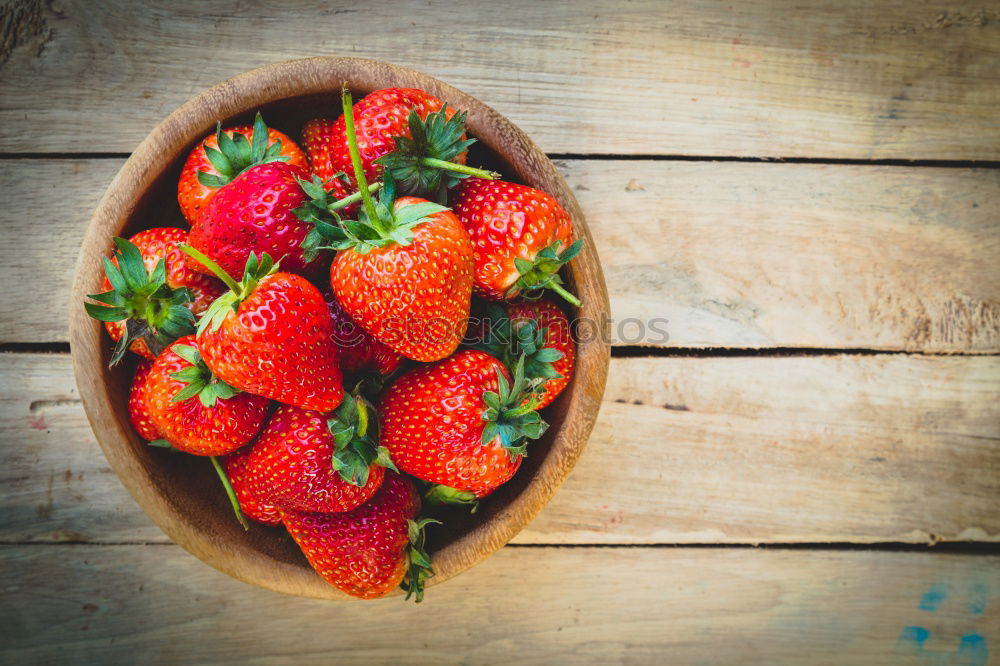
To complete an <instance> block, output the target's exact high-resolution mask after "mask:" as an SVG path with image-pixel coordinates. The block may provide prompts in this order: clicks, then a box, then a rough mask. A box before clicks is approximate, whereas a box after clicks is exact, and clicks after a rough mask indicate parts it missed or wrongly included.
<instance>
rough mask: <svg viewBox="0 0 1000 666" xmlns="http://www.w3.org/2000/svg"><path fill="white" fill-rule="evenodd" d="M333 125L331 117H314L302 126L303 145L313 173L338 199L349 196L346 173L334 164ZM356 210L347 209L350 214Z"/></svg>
mask: <svg viewBox="0 0 1000 666" xmlns="http://www.w3.org/2000/svg"><path fill="white" fill-rule="evenodd" d="M333 126H334V121H333V120H330V119H329V118H314V119H312V120H310V121H309V122H307V123H306V124H305V126H304V127H303V128H302V145H303V146H304V147H305V150H306V155H307V156H308V157H309V165H310V167H312V172H313V174H314V175H315V176H316V177H317V178H319V180H320V184H321V185H322V186H323V189H324V190H326V191H327V192H329V193H330V194H332V195H333V196H334V197H335V198H337V199H343V198H344V197H346V196H347V194H348V192H347V181H346V180H345V179H346V174H345V173H344V172H343V171H340V170H339V169H337V168H336V167H334V166H333V141H332V140H333ZM353 212H354V210H350V211H346V210H345V214H347V215H350V214H351V213H353Z"/></svg>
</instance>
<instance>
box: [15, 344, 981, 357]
mask: <svg viewBox="0 0 1000 666" xmlns="http://www.w3.org/2000/svg"><path fill="white" fill-rule="evenodd" d="M0 353H6V354H68V353H70V345H69V343H68V342H4V343H0ZM768 356H771V357H796V356H972V357H983V358H988V357H990V356H996V354H991V353H989V352H983V353H976V352H934V351H922V350H913V351H906V350H902V349H865V348H860V347H830V348H826V347H762V348H751V347H704V348H701V347H642V346H637V345H636V346H627V345H626V346H620V347H612V348H611V357H612V358H730V357H731V358H742V357H768Z"/></svg>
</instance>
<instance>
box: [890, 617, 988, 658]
mask: <svg viewBox="0 0 1000 666" xmlns="http://www.w3.org/2000/svg"><path fill="white" fill-rule="evenodd" d="M930 637H931V632H930V631H929V630H928V629H927V628H926V627H918V626H908V627H903V630H902V631H901V632H899V638H898V639H897V640H896V653H897V654H903V655H909V656H912V657H917V658H918V660H919V662H920V663H921V664H928V665H929V666H938V665H941V666H944V665H946V664H948V665H952V664H954V665H958V666H986V665H987V664H988V663H989V660H990V651H989V648H988V647H987V645H986V638H984V637H983V636H982V635H981V634H966V635H964V636H962V638H961V640H960V641H959V643H958V650H957V651H956V652H951V651H949V650H929V649H927V645H926V644H927V641H928V640H929V639H930Z"/></svg>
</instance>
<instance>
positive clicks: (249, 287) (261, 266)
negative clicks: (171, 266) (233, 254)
mask: <svg viewBox="0 0 1000 666" xmlns="http://www.w3.org/2000/svg"><path fill="white" fill-rule="evenodd" d="M177 247H178V248H180V251H181V252H183V253H184V254H186V255H188V256H189V257H191V258H192V259H194V260H195V261H197V262H199V263H201V264H202V265H203V266H205V268H207V269H208V270H210V271H212V273H213V274H214V275H215V276H216V277H217V278H219V279H220V280H222V281H223V282H224V283H225V284H226V286H227V287H229V291H227V292H226V293H224V294H222V295H221V296H219V297H218V298H216V299H215V300H214V301H212V304H211V305H209V306H208V309H207V310H205V312H204V314H202V316H201V319H199V320H198V334H199V335H200V334H201V333H202V332H203V331H205V330H206V329H207V330H211V331H217V330H218V329H219V327H220V326H222V322H223V320H224V319H225V318H226V315H227V314H229V311H230V310H232V311H233V312H238V311H239V307H240V303H242V302H243V301H245V300H246V299H247V298H249V297H250V294H252V293H253V292H254V290H256V289H257V284H258V283H259V282H260V281H261V280H263V279H264V278H265V277H267V276H268V275H271V274H273V273H275V272H277V270H278V264H277V263H275V262H274V261H272V260H271V256H270V255H269V254H268V253H267V252H262V253H261V255H260V258H259V259H258V258H257V255H256V254H255V253H253V252H251V253H250V256H249V257H248V258H247V263H246V266H245V267H244V269H243V279H242V280H240V281H239V282H236V281H235V280H234V279H233V278H232V277H231V276H230V275H229V273H227V272H226V271H224V270H223V269H222V267H221V266H219V265H218V264H217V263H215V262H214V261H212V260H211V259H209V258H208V257H206V256H205V255H204V254H202V253H201V252H200V251H198V250H196V249H195V248H193V247H191V246H190V245H178V246H177Z"/></svg>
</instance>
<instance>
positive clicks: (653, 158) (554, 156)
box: [547, 153, 1000, 169]
mask: <svg viewBox="0 0 1000 666" xmlns="http://www.w3.org/2000/svg"><path fill="white" fill-rule="evenodd" d="M547 156H548V158H549V159H551V160H582V161H598V160H608V161H623V162H749V163H755V164H840V165H849V166H898V167H935V168H950V169H998V168H1000V160H935V159H913V160H906V159H898V158H881V159H862V158H856V157H854V158H852V157H744V156H739V155H632V154H615V153H547Z"/></svg>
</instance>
